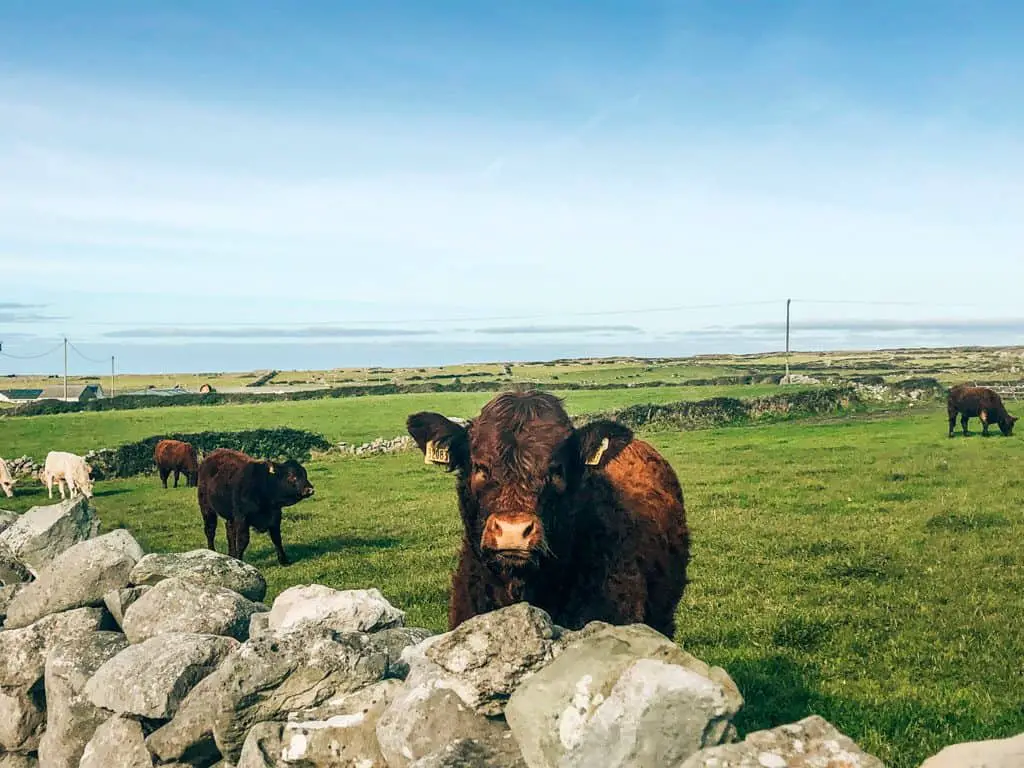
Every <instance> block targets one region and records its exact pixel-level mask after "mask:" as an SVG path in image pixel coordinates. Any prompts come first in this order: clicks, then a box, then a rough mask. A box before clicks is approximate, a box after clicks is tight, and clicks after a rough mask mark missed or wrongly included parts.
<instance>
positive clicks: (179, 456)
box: [153, 440, 199, 488]
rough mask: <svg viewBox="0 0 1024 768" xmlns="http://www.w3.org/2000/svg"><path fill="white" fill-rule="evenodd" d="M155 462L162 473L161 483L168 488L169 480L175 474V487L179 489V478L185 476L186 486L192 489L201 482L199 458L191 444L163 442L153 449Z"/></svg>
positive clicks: (175, 441)
mask: <svg viewBox="0 0 1024 768" xmlns="http://www.w3.org/2000/svg"><path fill="white" fill-rule="evenodd" d="M153 461H155V462H156V468H157V470H158V471H159V472H160V482H161V483H163V486H164V488H166V487H167V478H168V477H170V474H171V472H173V473H174V487H175V488H177V487H178V476H179V475H184V476H185V485H186V487H188V488H192V487H194V486H195V485H196V483H197V482H198V481H199V457H198V455H197V454H196V449H195V447H194V446H193V445H192V444H191V443H183V442H182V441H180V440H161V441H160V442H159V443H157V444H156V447H155V448H154V449H153Z"/></svg>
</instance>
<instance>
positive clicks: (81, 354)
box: [68, 341, 107, 365]
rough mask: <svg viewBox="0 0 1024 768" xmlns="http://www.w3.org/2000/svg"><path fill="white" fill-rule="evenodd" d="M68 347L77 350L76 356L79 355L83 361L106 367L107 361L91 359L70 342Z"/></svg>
mask: <svg viewBox="0 0 1024 768" xmlns="http://www.w3.org/2000/svg"><path fill="white" fill-rule="evenodd" d="M68 346H69V347H71V348H72V349H73V350H75V354H77V355H78V356H79V357H80V358H82V359H83V360H88V361H89V362H90V363H96V364H98V365H106V362H107V361H106V360H105V359H104V360H97V359H96V358H95V357H89V356H88V355H86V354H83V353H82V350H80V349H79V348H78V347H76V346H75V345H74V344H72V343H71V342H70V341H69V342H68Z"/></svg>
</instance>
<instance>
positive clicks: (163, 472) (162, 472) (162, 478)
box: [160, 467, 171, 488]
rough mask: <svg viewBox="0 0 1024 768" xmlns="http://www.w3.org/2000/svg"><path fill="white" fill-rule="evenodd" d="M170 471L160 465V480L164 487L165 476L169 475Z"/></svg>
mask: <svg viewBox="0 0 1024 768" xmlns="http://www.w3.org/2000/svg"><path fill="white" fill-rule="evenodd" d="M170 474H171V471H170V470H169V469H164V468H163V467H160V482H161V483H163V486H164V488H166V487H167V478H168V477H170Z"/></svg>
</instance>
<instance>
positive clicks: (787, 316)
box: [786, 299, 792, 384]
mask: <svg viewBox="0 0 1024 768" xmlns="http://www.w3.org/2000/svg"><path fill="white" fill-rule="evenodd" d="M790 301H792V299H786V383H787V384H788V383H789V302H790Z"/></svg>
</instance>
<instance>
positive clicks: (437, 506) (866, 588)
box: [0, 388, 1024, 768]
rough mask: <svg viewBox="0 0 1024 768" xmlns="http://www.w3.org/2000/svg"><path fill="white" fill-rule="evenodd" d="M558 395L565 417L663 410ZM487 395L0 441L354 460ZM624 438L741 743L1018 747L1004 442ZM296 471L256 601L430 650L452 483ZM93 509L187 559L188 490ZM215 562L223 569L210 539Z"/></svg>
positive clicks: (177, 419)
mask: <svg viewBox="0 0 1024 768" xmlns="http://www.w3.org/2000/svg"><path fill="white" fill-rule="evenodd" d="M752 389H753V388H744V391H745V392H749V391H751V390H752ZM564 394H565V395H566V398H567V401H568V403H569V405H570V407H571V408H572V409H574V410H577V411H591V410H599V409H601V408H603V407H608V406H609V405H622V404H624V403H625V402H626V401H624V400H623V399H622V398H623V397H632V396H633V395H636V396H637V397H638V398H642V399H652V398H656V397H660V396H662V395H664V396H665V397H666V398H667V399H672V397H673V396H674V397H678V396H679V393H678V392H676V393H670V392H669V391H667V390H663V389H650V390H647V391H641V392H635V391H633V390H621V391H616V392H582V393H581V392H567V393H564ZM709 394H710V388H701V392H700V394H699V396H700V397H706V396H709ZM490 396H491V395H490V394H488V393H479V394H471V395H464V394H458V395H441V396H439V395H423V396H420V395H402V396H395V397H389V398H358V399H353V400H345V401H314V402H304V403H282V404H266V405H259V406H220V407H207V408H202V409H186V408H162V409H155V410H153V411H146V412H139V411H134V412H132V411H128V412H111V413H99V414H73V415H65V416H58V417H36V418H30V419H11V420H8V421H6V422H3V423H0V430H3V432H2V433H0V434H2V435H3V444H4V449H3V450H4V451H6V452H8V453H10V451H9V450H8V448H7V445H8V444H9V443H8V442H7V441H8V440H9V439H10V432H9V430H10V429H11V427H12V426H15V425H17V429H19V430H22V432H21V433H20V435H19V439H18V442H20V443H21V444H22V445H25V446H26V450H25V451H22V452H29V453H31V452H32V450H29V449H28V447H29V446H30V445H32V444H33V443H34V444H35V445H38V446H40V448H38V449H35V453H36V454H39V453H40V451H41V450H42V448H45V447H51V446H52V445H53V444H54V441H55V440H56V439H57V438H58V436H62V437H63V440H64V441H67V443H68V445H69V446H72V445H82V446H83V447H87V446H86V445H85V443H86V441H89V443H88V444H89V445H92V444H95V443H93V442H92V441H98V442H100V443H104V444H109V443H111V442H114V441H115V437H118V438H119V436H124V437H125V438H126V439H130V438H134V437H138V436H142V435H147V434H152V433H153V432H154V431H160V430H161V429H163V430H165V431H171V430H173V429H188V430H197V429H202V428H224V429H236V428H242V427H250V426H256V425H257V424H256V423H255V421H256V420H259V421H260V422H261V423H262V424H264V425H275V424H279V425H287V426H296V427H303V428H309V429H315V430H318V431H323V432H325V433H327V434H328V435H329V436H330V437H331V438H332V439H350V440H352V439H362V438H363V437H368V436H376V435H378V434H386V435H389V434H400V433H401V431H402V422H403V420H404V417H405V415H406V414H407V413H409V412H411V411H413V410H418V409H420V408H424V407H427V408H437V409H440V410H442V411H445V412H446V413H450V414H452V415H471V413H472V412H474V410H475V409H476V408H477V407H478V406H479V405H480V404H481V403H483V402H484V401H485V400H487V399H488V398H489V397H490ZM695 396H697V395H696V394H695ZM602 398H604V399H602ZM1022 407H1024V404H1022V403H1010V409H1011V411H1015V412H1020V411H1021V410H1022ZM111 419H115V421H110V420H111ZM140 419H141V420H140ZM198 419H203V421H198ZM111 424H116V425H117V426H116V427H112V426H110V425H111ZM977 428H978V427H977V426H976V423H975V426H974V429H977ZM643 437H645V438H647V439H649V440H650V441H651V442H653V443H654V444H655V445H656V446H657V447H658V448H659V449H660V450H662V451H663V452H664V453H665V455H666V456H667V457H668V458H669V459H670V461H671V462H672V464H673V466H674V467H675V468H676V470H677V472H678V473H679V476H680V479H681V481H682V483H683V487H684V491H685V494H686V499H687V508H688V515H689V519H690V525H691V529H692V532H693V562H692V565H691V569H690V575H691V578H692V584H691V585H690V587H689V588H688V591H687V594H686V596H685V599H684V602H683V604H682V605H681V607H680V609H679V619H680V620H679V631H678V633H677V636H676V640H677V642H679V643H680V644H681V645H682V646H683V647H685V648H686V649H687V650H689V651H690V652H692V653H694V654H696V655H697V656H699V657H700V658H702V659H704V660H706V661H708V662H709V663H713V664H719V665H721V666H723V667H725V668H726V669H727V670H728V671H729V673H730V674H731V675H732V676H733V678H734V679H735V680H736V682H737V684H738V685H739V687H740V689H741V691H742V692H743V694H744V697H745V699H746V705H745V707H744V710H743V712H742V714H741V717H740V719H739V722H738V725H739V727H740V729H741V732H749V731H751V730H756V729H759V728H764V727H770V726H773V725H777V724H780V723H784V722H790V721H793V720H796V719H799V718H801V717H803V716H805V715H807V714H809V713H812V712H814V713H818V714H821V715H822V716H824V717H825V718H826V719H828V720H829V721H831V722H833V723H834V724H835V725H836V726H837V727H838V728H840V729H841V730H842V731H844V732H845V733H847V734H849V735H850V736H851V737H852V738H854V739H855V740H856V741H857V742H858V743H859V744H861V745H862V746H863V747H864V748H865V749H867V750H868V751H870V752H872V753H874V754H877V755H878V756H879V757H881V758H882V759H883V760H884V761H885V762H886V764H887V765H890V766H898V767H906V768H909V767H910V766H917V765H918V764H920V762H921V761H922V760H923V759H924V758H925V757H926V756H928V755H929V754H932V753H934V752H936V751H938V750H939V749H940V748H941V747H943V746H945V745H946V744H949V743H953V742H958V741H968V740H973V739H983V738H993V737H1001V736H1008V735H1011V734H1013V733H1017V732H1020V731H1021V730H1024V693H1022V687H1021V678H1020V659H1021V658H1024V633H1021V632H1020V631H1019V629H1018V627H1019V621H1020V616H1021V615H1022V612H1024V552H1022V550H1021V548H1020V545H1019V542H1020V541H1021V540H1022V536H1024V513H1022V509H1024V486H1022V485H1021V483H1020V480H1019V478H1020V467H1022V466H1024V441H1022V440H1021V438H1020V436H1014V437H1013V438H1010V439H1004V438H1001V437H992V438H990V439H983V438H981V437H972V438H969V439H964V438H960V437H958V438H956V439H953V440H950V439H948V438H947V437H946V421H945V411H944V408H943V407H942V404H940V403H935V404H932V405H928V406H922V407H918V408H915V409H912V410H909V411H898V412H895V413H886V414H881V413H870V414H866V415H861V416H849V417H839V418H827V419H817V420H805V421H793V422H787V423H780V424H772V425H762V426H751V427H732V428H727V429H714V430H701V431H694V432H685V433H678V432H648V433H644V434H643ZM119 439H120V438H119ZM76 441H79V442H76ZM15 444H17V443H15ZM307 467H308V468H309V474H310V479H311V481H312V482H313V483H314V485H315V486H316V489H317V493H316V496H314V497H313V498H312V499H311V500H309V501H306V502H303V503H302V504H300V505H298V506H296V507H293V508H291V509H290V510H287V511H286V513H285V523H284V527H283V528H284V540H285V546H286V548H287V549H288V551H289V553H290V555H291V556H292V558H293V560H294V561H295V563H294V564H293V565H291V566H289V567H280V566H278V565H277V564H276V561H275V560H274V556H273V551H272V548H271V545H270V542H269V539H268V538H267V537H266V536H263V535H260V534H254V535H253V540H252V543H251V545H250V548H249V551H248V552H247V560H248V561H249V562H251V563H253V564H255V565H257V566H258V567H259V568H260V569H261V570H262V571H263V572H264V574H265V575H266V577H267V580H268V582H269V584H270V589H271V592H270V594H269V595H268V600H269V599H272V598H273V596H274V595H275V594H277V593H278V592H280V591H281V590H282V589H284V588H286V587H288V586H291V585H293V584H298V583H311V582H318V583H323V584H327V585H330V586H334V587H338V588H351V587H367V586H377V587H379V588H380V589H381V590H382V591H383V592H384V594H385V595H386V596H387V597H388V598H389V599H390V600H392V601H393V602H394V603H395V604H396V605H398V606H400V607H402V608H403V609H405V610H407V611H408V621H409V623H411V624H416V625H421V626H427V627H429V628H431V629H434V630H443V629H444V628H445V611H446V600H447V589H448V580H449V574H450V571H451V569H452V567H453V564H454V559H455V553H456V548H457V545H458V540H459V535H460V524H459V520H458V515H457V512H456V506H455V498H454V492H453V480H452V478H451V477H450V476H448V475H446V474H445V473H443V472H441V471H440V470H438V469H437V468H434V467H429V466H425V465H424V464H423V461H422V458H421V457H420V455H419V453H416V452H412V453H404V454H398V455H390V456H383V457H376V458H348V457H338V456H328V457H325V458H323V459H320V460H315V461H312V462H309V463H308V464H307ZM96 491H97V495H96V497H95V499H94V503H95V506H96V508H97V511H98V512H99V514H100V516H101V518H102V520H103V524H104V528H105V529H110V528H114V527H126V528H128V529H130V530H131V531H132V532H133V533H134V534H135V535H136V536H137V537H138V538H139V540H140V542H141V543H142V544H143V546H144V547H145V548H146V549H147V550H149V551H172V550H174V551H181V550H186V549H192V548H197V547H201V546H204V544H205V542H204V539H203V534H202V526H201V523H200V519H199V513H198V510H197V506H196V500H195V491H194V489H186V488H179V489H177V490H174V489H169V490H166V491H164V490H163V489H162V488H160V487H159V481H158V480H157V478H156V477H155V476H147V477H138V478H133V479H130V480H118V481H110V482H100V483H97V486H96ZM40 503H46V493H45V489H44V488H43V487H42V486H41V485H33V484H28V483H26V484H24V485H23V486H22V487H20V489H19V495H18V496H17V497H16V498H15V499H13V500H0V506H3V507H8V508H13V509H16V510H23V509H27V508H28V507H30V506H32V505H35V504H40ZM217 544H218V549H220V551H225V542H224V534H223V528H221V529H220V530H219V531H218V539H217Z"/></svg>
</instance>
